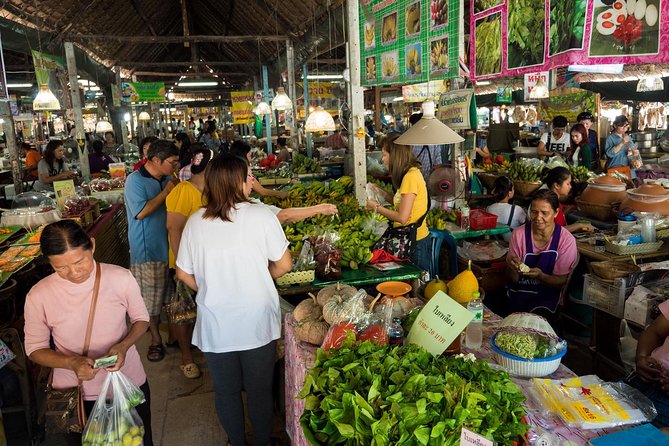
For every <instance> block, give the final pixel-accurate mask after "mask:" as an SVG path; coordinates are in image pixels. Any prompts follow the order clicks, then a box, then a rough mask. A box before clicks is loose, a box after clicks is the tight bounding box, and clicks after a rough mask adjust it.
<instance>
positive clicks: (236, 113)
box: [230, 90, 255, 125]
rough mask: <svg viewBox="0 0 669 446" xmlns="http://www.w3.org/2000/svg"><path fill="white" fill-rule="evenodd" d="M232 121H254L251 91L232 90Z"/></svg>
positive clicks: (241, 122) (247, 122) (248, 122)
mask: <svg viewBox="0 0 669 446" xmlns="http://www.w3.org/2000/svg"><path fill="white" fill-rule="evenodd" d="M230 96H231V98H232V123H233V124H235V125H237V124H251V123H253V122H255V116H254V115H253V91H252V90H249V91H232V92H230Z"/></svg>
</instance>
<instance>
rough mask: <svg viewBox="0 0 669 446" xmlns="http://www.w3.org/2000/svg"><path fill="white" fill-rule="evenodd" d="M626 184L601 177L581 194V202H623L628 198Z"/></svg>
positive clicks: (609, 177) (608, 177) (611, 178)
mask: <svg viewBox="0 0 669 446" xmlns="http://www.w3.org/2000/svg"><path fill="white" fill-rule="evenodd" d="M625 189H626V186H625V183H623V182H622V181H620V180H619V179H617V178H614V177H612V176H608V175H607V176H601V177H597V178H595V179H594V180H593V181H592V182H590V183H588V187H586V188H585V190H584V191H583V193H582V194H581V197H580V198H581V200H583V201H584V202H586V203H596V204H600V205H603V204H611V203H616V202H621V201H623V200H624V199H625V198H627V194H626V193H625Z"/></svg>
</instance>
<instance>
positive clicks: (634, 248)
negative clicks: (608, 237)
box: [606, 240, 664, 256]
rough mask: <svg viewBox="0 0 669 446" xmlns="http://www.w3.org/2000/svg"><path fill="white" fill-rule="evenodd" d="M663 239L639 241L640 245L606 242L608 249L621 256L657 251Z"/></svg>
mask: <svg viewBox="0 0 669 446" xmlns="http://www.w3.org/2000/svg"><path fill="white" fill-rule="evenodd" d="M662 243H664V242H663V241H661V240H660V241H658V242H653V243H639V244H638V245H616V244H614V243H611V242H606V250H607V251H608V252H612V253H614V254H618V255H619V256H629V255H632V254H647V253H649V252H655V251H657V250H658V249H660V247H661V246H662Z"/></svg>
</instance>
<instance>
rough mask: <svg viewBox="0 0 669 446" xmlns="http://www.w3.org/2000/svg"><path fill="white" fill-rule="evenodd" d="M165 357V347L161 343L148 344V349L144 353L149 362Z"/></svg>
mask: <svg viewBox="0 0 669 446" xmlns="http://www.w3.org/2000/svg"><path fill="white" fill-rule="evenodd" d="M163 358H165V347H163V345H162V344H159V345H150V346H149V351H148V352H147V353H146V359H148V360H149V361H151V362H158V361H162V360H163Z"/></svg>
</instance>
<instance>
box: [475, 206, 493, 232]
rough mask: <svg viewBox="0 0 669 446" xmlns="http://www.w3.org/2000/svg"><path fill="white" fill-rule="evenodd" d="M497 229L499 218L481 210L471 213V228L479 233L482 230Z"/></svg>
mask: <svg viewBox="0 0 669 446" xmlns="http://www.w3.org/2000/svg"><path fill="white" fill-rule="evenodd" d="M496 227H497V216H496V215H495V214H491V213H489V212H486V211H482V210H480V209H473V210H471V211H469V228H470V229H472V230H474V231H478V230H481V229H495V228H496Z"/></svg>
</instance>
